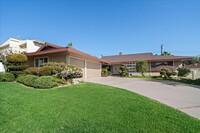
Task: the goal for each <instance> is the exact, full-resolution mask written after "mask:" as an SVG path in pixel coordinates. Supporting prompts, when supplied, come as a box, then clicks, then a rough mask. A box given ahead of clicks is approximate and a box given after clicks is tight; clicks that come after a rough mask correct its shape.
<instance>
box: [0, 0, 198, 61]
mask: <svg viewBox="0 0 200 133" xmlns="http://www.w3.org/2000/svg"><path fill="white" fill-rule="evenodd" d="M17 36H20V38H21V39H36V40H41V41H46V42H49V43H52V44H57V45H61V46H67V44H68V43H69V42H72V43H73V47H74V48H76V49H78V50H81V51H84V52H86V53H89V54H92V55H94V56H98V57H100V56H101V55H114V54H118V53H119V52H122V53H124V54H131V53H142V52H153V53H155V54H156V53H157V54H159V53H160V45H161V44H164V48H165V51H169V52H171V53H172V54H174V55H199V54H200V0H188V1H186V0H178V1H175V0H141V1H139V0H85V1H84V0H65V1H64V0H32V1H31V0H0V43H3V42H4V41H6V40H7V39H8V38H10V37H17Z"/></svg>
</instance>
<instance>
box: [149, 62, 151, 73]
mask: <svg viewBox="0 0 200 133" xmlns="http://www.w3.org/2000/svg"><path fill="white" fill-rule="evenodd" d="M149 75H150V76H151V62H149Z"/></svg>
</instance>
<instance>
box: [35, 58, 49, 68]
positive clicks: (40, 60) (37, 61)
mask: <svg viewBox="0 0 200 133" xmlns="http://www.w3.org/2000/svg"><path fill="white" fill-rule="evenodd" d="M43 63H48V57H42V58H36V59H35V67H40V66H41V65H42V64H43Z"/></svg>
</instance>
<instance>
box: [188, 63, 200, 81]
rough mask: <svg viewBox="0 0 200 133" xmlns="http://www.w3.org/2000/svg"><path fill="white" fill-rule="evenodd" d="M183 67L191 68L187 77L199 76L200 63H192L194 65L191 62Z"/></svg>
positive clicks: (194, 77) (195, 77)
mask: <svg viewBox="0 0 200 133" xmlns="http://www.w3.org/2000/svg"><path fill="white" fill-rule="evenodd" d="M185 67H187V68H189V69H190V70H191V73H190V74H189V75H188V78H191V79H197V78H200V63H198V64H194V65H193V64H192V65H186V66H185Z"/></svg>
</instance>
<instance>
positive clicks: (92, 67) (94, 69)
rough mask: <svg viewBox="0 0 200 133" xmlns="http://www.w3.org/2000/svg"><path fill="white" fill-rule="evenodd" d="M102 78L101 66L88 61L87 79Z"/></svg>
mask: <svg viewBox="0 0 200 133" xmlns="http://www.w3.org/2000/svg"><path fill="white" fill-rule="evenodd" d="M95 77H101V64H99V63H96V62H90V61H87V78H95Z"/></svg>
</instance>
